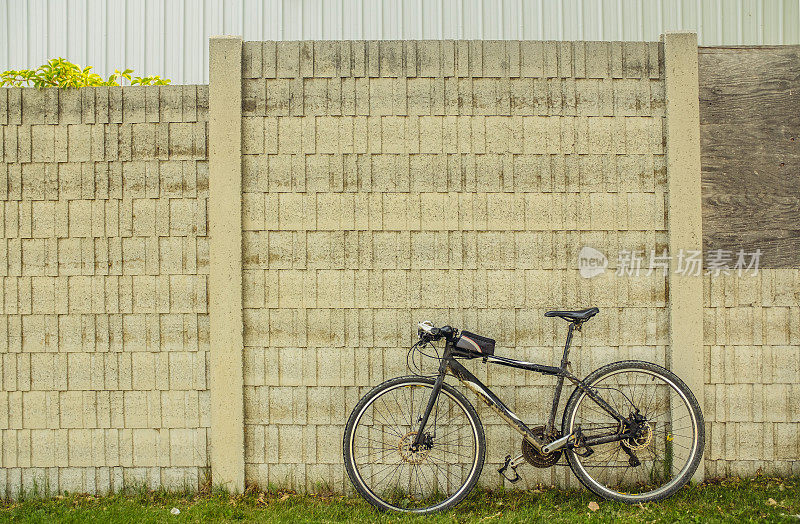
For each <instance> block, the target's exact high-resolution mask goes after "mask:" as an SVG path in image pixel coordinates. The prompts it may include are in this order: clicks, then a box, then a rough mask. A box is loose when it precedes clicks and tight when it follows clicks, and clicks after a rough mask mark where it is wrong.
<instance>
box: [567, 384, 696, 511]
mask: <svg viewBox="0 0 800 524" xmlns="http://www.w3.org/2000/svg"><path fill="white" fill-rule="evenodd" d="M592 387H593V388H595V390H596V391H597V392H598V394H599V395H600V397H601V398H602V399H603V400H604V401H605V402H607V403H608V404H609V405H610V406H612V407H613V408H614V409H615V410H617V412H618V413H620V414H621V415H622V416H623V417H633V415H634V414H635V413H638V414H639V415H640V416H642V417H643V419H642V420H645V421H646V422H645V424H647V425H648V426H649V428H648V429H647V430H643V429H641V427H640V429H639V430H636V431H638V433H636V435H637V439H638V440H631V438H632V437H626V438H625V439H623V440H621V441H618V442H611V443H607V444H602V445H596V446H593V448H592V450H593V451H594V453H593V454H592V455H589V456H587V457H580V456H578V455H573V457H572V459H573V460H574V462H575V464H576V466H577V467H578V468H579V471H582V472H584V473H585V475H586V476H588V478H589V479H591V480H592V481H593V482H594V483H595V484H596V485H597V487H598V488H602V489H604V490H608V491H610V492H611V493H615V494H619V495H623V496H631V495H647V494H650V493H655V492H656V490H659V489H662V487H663V486H667V485H670V483H672V482H673V481H675V480H676V478H677V477H678V475H679V474H680V473H681V472H682V471H683V470H684V469H685V467H686V465H687V464H688V461H689V460H690V459H692V458H693V453H692V452H693V449H694V446H695V445H694V444H692V442H695V441H696V439H697V435H696V434H697V427H696V425H695V424H694V422H693V421H694V415H693V413H692V411H691V407H690V406H689V405H688V404H687V402H686V401H685V400H684V399H683V397H681V395H680V393H679V392H678V391H677V390H676V389H675V388H674V387H673V386H672V385H671V383H669V382H667V381H665V380H664V379H663V378H661V377H660V376H659V375H657V374H655V373H652V372H648V371H646V370H644V369H633V368H630V369H626V368H620V370H619V371H616V372H614V373H610V374H609V375H606V376H605V377H603V378H601V379H600V380H599V381H597V382H596V383H594V384H592ZM573 413H574V415H573V418H572V427H573V428H576V427H578V426H580V428H581V432H582V434H583V435H584V437H585V438H587V439H592V438H596V437H600V436H606V435H610V434H613V433H615V432H617V431H622V430H623V429H624V428H623V424H622V423H619V422H617V421H616V420H614V419H613V418H612V417H611V416H610V415H609V414H608V413H606V412H605V410H603V409H600V408H599V406H598V405H597V403H595V402H594V401H593V400H592V399H591V398H590V397H589V396H588V395H583V396H582V397H581V398H580V400H579V402H578V404H577V406H576V407H575V408H574V410H573ZM687 421H688V424H687ZM626 424H628V423H626ZM625 427H628V426H625ZM633 427H636V426H633ZM625 431H633V429H626V430H625ZM642 431H646V432H644V433H643V432H642ZM647 432H649V433H647ZM626 434H627V433H626ZM626 451H627V452H626ZM633 457H636V459H634V458H633ZM632 464H636V465H635V466H634V465H632ZM576 473H577V472H576Z"/></svg>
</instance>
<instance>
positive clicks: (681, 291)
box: [663, 32, 705, 481]
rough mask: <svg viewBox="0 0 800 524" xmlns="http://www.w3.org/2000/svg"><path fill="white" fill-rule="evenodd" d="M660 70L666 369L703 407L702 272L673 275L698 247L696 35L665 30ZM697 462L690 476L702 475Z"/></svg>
mask: <svg viewBox="0 0 800 524" xmlns="http://www.w3.org/2000/svg"><path fill="white" fill-rule="evenodd" d="M663 41H664V69H665V71H664V74H665V84H666V102H667V108H666V116H667V192H668V196H667V198H668V211H667V223H668V230H669V233H668V237H669V252H670V255H672V256H671V262H670V272H669V350H668V362H669V366H670V369H671V370H672V371H673V372H674V373H676V374H677V375H678V376H679V377H681V378H682V379H683V381H684V382H686V384H687V385H688V386H689V387H690V388H691V390H692V392H694V394H695V396H696V397H697V401H698V402H699V404H700V407H701V408H704V400H703V397H704V395H703V389H704V376H705V373H704V370H703V276H702V269H701V271H700V274H699V275H688V274H683V275H681V274H678V273H677V271H676V270H677V269H678V254H679V252H680V251H681V250H683V252H684V253H686V252H687V251H701V250H702V247H703V227H702V209H701V195H700V98H699V84H698V76H697V35H696V34H695V33H683V32H681V33H666V34H665V35H664V36H663ZM704 469H705V468H704V464H703V463H702V462H701V464H700V466H699V467H698V469H697V473H695V477H694V479H695V480H697V481H700V480H702V479H703V476H704Z"/></svg>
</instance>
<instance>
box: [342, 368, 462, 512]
mask: <svg viewBox="0 0 800 524" xmlns="http://www.w3.org/2000/svg"><path fill="white" fill-rule="evenodd" d="M430 393H431V387H430V385H429V384H422V383H421V384H414V385H408V386H402V387H395V388H392V389H389V390H387V391H384V392H382V393H381V394H380V395H378V396H377V397H376V398H375V399H373V401H372V402H371V403H370V404H368V406H367V407H366V408H365V409H364V411H363V412H362V414H361V417H360V419H359V422H358V424H357V425H356V426H355V428H354V429H353V434H352V444H351V449H352V450H353V452H351V458H352V461H353V466H354V469H355V470H356V474H357V475H358V476H359V478H360V479H361V481H362V482H363V485H364V486H365V488H366V489H368V490H369V491H371V492H372V493H373V494H374V495H375V496H377V497H378V498H380V499H381V500H384V501H386V502H387V503H389V504H391V505H392V506H394V507H397V508H401V509H419V508H426V507H430V506H434V505H436V504H438V503H441V502H442V501H444V500H447V499H448V498H449V497H451V496H452V495H453V494H454V493H456V492H457V491H458V490H459V489H460V488H461V486H463V485H464V484H465V483H466V482H467V480H468V478H469V477H470V475H471V472H472V471H474V469H475V465H476V460H477V441H476V438H475V433H474V430H473V427H472V422H471V421H470V417H469V416H468V414H467V413H466V411H465V409H464V407H462V406H461V405H460V404H458V403H457V402H456V401H455V399H454V397H452V396H451V395H450V394H447V393H445V392H444V391H443V392H442V393H440V395H439V396H438V397H437V400H436V402H435V403H434V406H433V410H432V411H431V415H430V417H429V419H428V423H427V424H426V427H425V430H424V433H423V437H422V439H421V445H420V447H419V448H417V449H416V450H415V451H412V447H411V444H412V443H413V442H414V441H415V440H416V437H417V431H418V426H417V422H418V420H419V419H420V418H421V417H422V414H423V413H424V411H425V408H426V406H427V403H428V401H429V399H430ZM356 451H357V452H356Z"/></svg>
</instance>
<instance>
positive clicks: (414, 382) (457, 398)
mask: <svg viewBox="0 0 800 524" xmlns="http://www.w3.org/2000/svg"><path fill="white" fill-rule="evenodd" d="M433 384H434V379H432V378H426V377H416V376H405V377H397V378H393V379H390V380H387V381H386V382H383V383H382V384H380V385H378V386H376V387H375V388H373V389H372V390H371V391H370V392H369V393H367V394H366V395H364V397H362V398H361V400H359V402H358V404H356V406H355V408H353V411H352V412H351V414H350V417H349V419H348V421H347V425H346V426H345V431H344V438H343V441H342V454H343V457H344V464H345V470H346V471H347V475H348V477H349V478H350V481H351V482H352V484H353V486H354V488H355V489H356V491H357V492H358V493H359V495H361V496H362V497H363V498H364V499H365V500H366V501H367V502H369V503H370V504H372V505H373V506H375V507H376V508H378V509H380V510H383V511H398V512H406V513H416V514H427V513H435V512H439V511H445V510H447V509H449V508H452V507H453V506H455V505H456V504H458V503H459V502H461V500H463V499H464V497H466V496H467V495H468V494H469V492H470V491H472V489H473V488H474V487H475V484H476V483H477V482H478V479H479V478H480V474H481V471H482V469H483V464H484V461H485V459H486V439H485V435H484V430H483V425H482V424H481V421H480V419H479V418H478V413H477V411H476V410H475V408H474V407H473V406H472V404H470V402H469V401H468V400H467V399H466V398H465V397H464V395H462V394H461V393H460V392H459V391H458V390H456V389H455V388H454V387H452V386H450V385H449V384H442V391H441V393H440V397H439V399H441V398H442V395H446V396H447V397H448V398H449V399H451V400H452V401H453V402H455V403H456V405H458V406H459V407H461V408H462V409H463V410H464V414H465V415H466V418H467V420H468V421H469V424H470V427H471V430H472V433H473V435H474V442H475V457H474V460H473V464H472V469H471V470H470V472H469V474H468V475H467V478H466V479H465V481H464V483H463V485H461V486H460V487H458V489H456V490H455V492H454V493H453V494H452V495H450V496H449V497H447V498H446V499H444V500H442V501H439V502H437V503H436V504H433V505H431V506H426V507H419V508H404V507H400V506H398V505H395V504H392V503H390V502H389V501H387V500H384V499H383V498H381V497H380V496H379V495H378V494H376V493H375V492H374V491H373V489H371V488H370V486H368V485H367V483H366V482H365V480H364V479H363V478H362V475H361V472H360V471H359V467H358V465H357V464H356V460H355V457H354V447H355V445H354V439H355V433H356V430H357V428H358V425H359V422H360V421H361V419H362V417H363V416H364V414H365V412H366V410H367V409H368V408H369V407H370V406H371V405H373V404H374V403H375V402H376V401H377V400H378V399H379V398H380V397H381V396H383V395H385V394H387V393H389V392H391V391H394V390H396V389H397V388H400V387H404V386H412V387H413V386H418V387H423V388H425V389H426V390H428V389H432V387H433ZM427 398H429V395H428V396H425V399H426V402H427ZM412 399H413V395H412ZM411 418H412V419H413V418H414V417H413V415H412V417H411ZM431 421H432V419H429V426H430V425H431V423H432V422H431ZM429 426H426V431H427V429H428V427H429ZM433 446H434V448H435V446H436V440H435V438H434V440H433ZM398 454H400V453H399V452H398ZM445 474H446V472H445ZM446 481H447V480H446ZM438 486H439V484H438V480H437V484H436V487H437V488H438Z"/></svg>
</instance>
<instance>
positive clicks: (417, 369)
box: [406, 339, 442, 377]
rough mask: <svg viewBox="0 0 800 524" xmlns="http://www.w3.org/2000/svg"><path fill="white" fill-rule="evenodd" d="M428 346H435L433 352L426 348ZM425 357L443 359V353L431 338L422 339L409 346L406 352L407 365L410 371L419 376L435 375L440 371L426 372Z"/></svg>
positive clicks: (436, 359)
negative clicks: (440, 353)
mask: <svg viewBox="0 0 800 524" xmlns="http://www.w3.org/2000/svg"><path fill="white" fill-rule="evenodd" d="M427 346H431V348H433V351H434V353H433V354H432V353H428V352H426V351H425V350H424V348H426V347H427ZM417 355H418V356H419V364H417V362H416V360H417V359H416V356H417ZM423 358H431V359H434V360H435V361H437V362H438V361H440V360H441V359H442V357H441V355H439V348H437V347H436V345H435V344H434V343H433V342H431V341H430V340H423V339H420V340H418V341H417V342H416V343H415V344H414V345H413V346H411V347H410V348H409V350H408V352H407V353H406V367H407V368H408V371H409V372H410V373H411V374H412V375H414V376H417V377H435V376H436V375H437V374H438V372H433V373H425V372H424V371H423V370H422V367H423Z"/></svg>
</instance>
